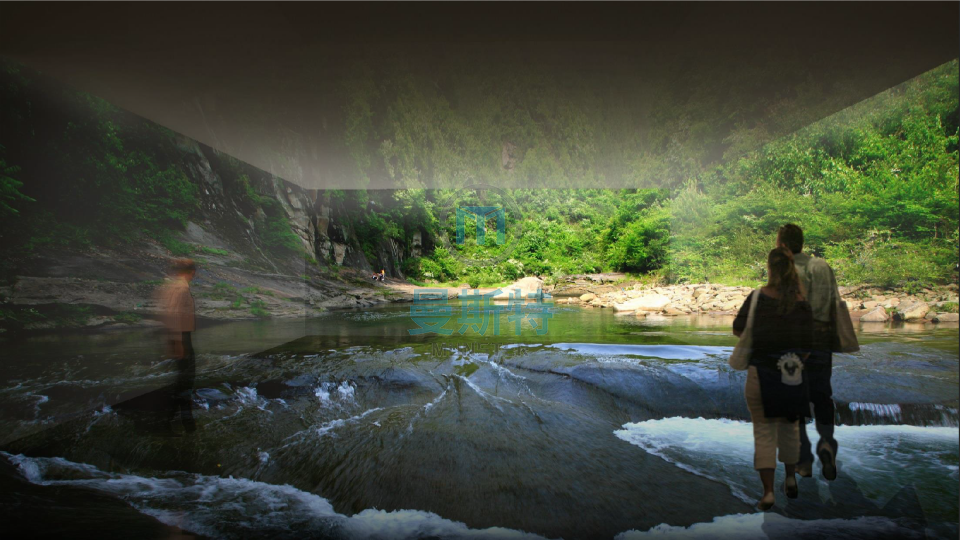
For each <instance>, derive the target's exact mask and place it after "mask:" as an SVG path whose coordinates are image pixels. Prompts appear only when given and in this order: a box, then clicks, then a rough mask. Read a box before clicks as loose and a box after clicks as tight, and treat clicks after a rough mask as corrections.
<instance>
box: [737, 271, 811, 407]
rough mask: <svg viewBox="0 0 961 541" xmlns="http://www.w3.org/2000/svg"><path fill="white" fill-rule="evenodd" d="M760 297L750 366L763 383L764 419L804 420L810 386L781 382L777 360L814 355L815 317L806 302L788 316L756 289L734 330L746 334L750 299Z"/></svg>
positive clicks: (796, 304)
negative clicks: (758, 295) (754, 369)
mask: <svg viewBox="0 0 961 541" xmlns="http://www.w3.org/2000/svg"><path fill="white" fill-rule="evenodd" d="M755 294H760V297H758V299H757V306H756V307H755V310H756V312H755V314H754V329H753V330H752V331H751V357H750V361H749V364H750V365H751V366H754V367H756V368H757V375H758V380H759V381H760V384H761V399H762V400H763V402H764V415H765V417H787V418H788V419H789V420H794V419H797V418H798V417H803V416H805V415H806V413H807V412H808V409H809V406H808V395H807V384H806V383H805V384H802V385H798V386H789V385H784V384H783V383H781V372H780V370H779V369H778V367H777V362H778V359H780V358H781V356H782V355H784V354H786V353H794V354H796V355H797V356H798V357H800V358H801V359H802V361H803V360H804V358H805V354H808V353H810V352H811V349H812V346H813V337H814V315H813V312H812V311H811V305H810V304H808V302H807V301H797V302H796V303H794V308H793V309H792V310H791V311H790V312H788V313H786V314H781V313H779V312H778V303H779V302H780V301H779V300H778V299H775V298H772V297H768V296H767V295H765V294H764V293H761V291H760V290H755V291H754V292H752V293H751V294H750V295H748V297H747V299H745V301H744V304H743V305H741V309H740V310H739V311H738V313H737V317H735V318H734V330H735V331H741V332H743V331H744V327H745V325H747V315H748V310H749V309H750V307H751V298H752V297H753V296H754V295H755Z"/></svg>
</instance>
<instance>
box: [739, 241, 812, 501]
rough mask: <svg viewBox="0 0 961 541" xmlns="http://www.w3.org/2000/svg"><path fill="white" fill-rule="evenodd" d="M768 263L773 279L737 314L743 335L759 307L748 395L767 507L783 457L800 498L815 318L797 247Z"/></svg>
mask: <svg viewBox="0 0 961 541" xmlns="http://www.w3.org/2000/svg"><path fill="white" fill-rule="evenodd" d="M767 269H768V283H767V285H765V286H764V287H762V288H760V289H756V290H755V291H753V292H752V293H751V294H750V295H749V296H748V298H747V299H745V301H744V305H743V306H741V309H740V310H739V311H738V314H737V317H736V318H735V319H734V334H735V335H736V336H741V334H742V333H743V332H744V330H745V327H746V325H747V323H748V314H749V312H750V311H751V310H752V309H753V310H754V315H753V317H752V318H751V320H752V322H753V327H752V329H751V344H750V346H749V347H750V357H749V361H748V374H747V383H746V384H745V386H744V397H745V399H746V401H747V407H748V410H749V411H750V413H751V423H752V424H753V426H754V469H756V470H757V471H758V474H759V475H760V477H761V484H762V485H763V486H764V496H763V497H762V498H761V499H760V500H759V501H758V502H757V507H758V509H760V510H762V511H766V510H768V509H770V508H771V507H772V506H774V470H775V468H776V467H777V462H776V461H777V459H780V460H781V462H783V463H784V470H785V479H784V493H785V494H786V495H787V497H788V498H797V493H798V487H797V479H796V478H795V477H794V466H795V464H797V462H798V458H799V457H798V455H799V453H800V452H799V445H800V442H799V435H798V419H803V415H804V413H805V408H807V404H808V396H807V387H806V385H805V383H804V379H803V363H804V360H806V359H807V357H808V355H809V354H810V352H811V346H812V338H813V324H814V323H813V321H814V320H813V314H812V311H811V306H810V305H809V304H808V302H807V301H806V300H805V299H804V292H803V291H802V288H801V284H800V281H799V280H798V275H797V271H796V270H795V268H794V258H793V256H792V254H791V252H790V251H789V250H786V249H784V248H775V249H774V250H771V252H770V253H769V254H768V258H767ZM752 304H753V305H754V306H753V308H752Z"/></svg>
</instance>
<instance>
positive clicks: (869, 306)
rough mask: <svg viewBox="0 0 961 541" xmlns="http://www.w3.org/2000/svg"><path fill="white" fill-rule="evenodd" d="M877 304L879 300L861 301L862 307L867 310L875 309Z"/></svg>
mask: <svg viewBox="0 0 961 541" xmlns="http://www.w3.org/2000/svg"><path fill="white" fill-rule="evenodd" d="M876 306H878V301H866V302H863V303H861V308H864V309H865V310H873V309H874V308H875V307H876Z"/></svg>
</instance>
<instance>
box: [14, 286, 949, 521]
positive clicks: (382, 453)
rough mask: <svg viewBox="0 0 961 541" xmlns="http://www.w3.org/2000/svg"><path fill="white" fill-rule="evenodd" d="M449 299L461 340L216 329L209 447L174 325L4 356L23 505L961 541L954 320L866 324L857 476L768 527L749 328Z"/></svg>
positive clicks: (847, 456)
mask: <svg viewBox="0 0 961 541" xmlns="http://www.w3.org/2000/svg"><path fill="white" fill-rule="evenodd" d="M448 306H449V309H450V320H449V321H447V322H446V324H445V325H444V328H445V329H449V330H452V331H453V332H452V333H451V334H450V335H449V336H445V335H438V334H423V335H411V334H410V330H411V329H418V328H419V325H418V324H417V323H416V322H415V321H414V320H413V319H412V317H411V313H410V306H409V305H390V306H384V307H378V308H374V309H365V310H351V311H337V312H330V313H328V314H327V315H325V316H323V317H319V318H312V319H306V320H264V321H244V322H233V323H222V324H216V325H208V326H204V327H202V328H201V329H199V330H198V332H197V333H195V340H194V346H195V348H196V351H197V359H198V364H197V379H196V384H195V390H194V401H193V406H194V408H193V415H194V417H195V419H196V423H197V430H196V431H195V432H192V433H184V430H183V428H182V427H181V424H180V423H179V422H177V423H174V425H173V427H174V428H173V432H172V433H169V431H168V430H166V426H165V422H166V410H165V409H163V407H160V406H158V404H160V403H161V402H162V401H158V400H159V399H158V398H157V397H158V396H161V395H163V393H162V392H160V391H158V390H159V389H162V388H163V387H164V386H166V385H169V384H170V383H172V382H173V380H174V378H175V376H176V365H175V362H174V361H171V360H167V359H165V358H164V355H163V348H162V344H161V338H160V335H159V334H158V333H157V332H156V331H154V330H146V329H131V330H125V331H111V332H101V333H59V334H45V335H34V336H28V337H23V338H20V339H17V340H8V341H7V343H6V344H5V345H4V359H5V361H4V367H3V374H2V381H0V404H2V414H0V427H2V433H0V434H2V438H3V440H2V441H3V444H2V446H0V450H2V454H0V457H2V460H0V465H2V466H3V468H0V478H2V483H3V486H2V487H0V488H3V492H4V496H3V501H2V503H3V506H4V508H5V509H6V512H7V513H9V514H11V515H16V516H18V517H19V519H20V520H18V521H16V524H19V527H22V528H24V529H29V531H30V532H32V533H34V534H36V533H38V532H39V533H48V534H50V533H53V534H56V533H58V532H70V533H71V534H72V535H70V536H78V535H80V536H82V535H84V532H88V533H90V532H97V533H98V534H99V535H107V533H105V532H106V531H109V532H123V535H122V536H124V537H138V536H143V537H154V536H168V535H173V536H204V537H218V538H221V537H254V538H268V537H269V538H273V537H298V538H306V537H315V538H344V537H348V538H437V537H443V538H503V537H509V538H517V537H548V538H556V537H565V538H570V537H587V538H613V537H619V538H625V539H630V538H669V537H685V536H694V537H715V538H735V537H747V538H758V537H769V538H783V537H790V538H807V537H835V538H836V537H844V538H866V537H867V538H923V537H934V538H957V537H958V534H959V530H958V514H959V507H958V498H959V491H958V486H959V467H958V466H959V443H958V442H959V430H958V398H959V396H958V388H959V357H958V344H959V333H958V327H957V326H956V325H955V326H953V327H945V326H932V325H927V326H922V325H918V326H903V325H901V326H897V325H894V324H884V325H877V326H875V327H873V328H862V329H859V337H860V340H861V343H862V350H861V352H859V353H857V354H853V355H836V356H835V369H834V379H833V381H834V394H835V400H836V402H837V404H838V422H839V423H840V426H839V427H838V429H837V433H836V437H837V439H838V440H839V442H840V446H841V450H840V453H839V456H838V463H839V467H840V476H839V478H838V479H837V480H836V481H834V482H831V483H828V482H826V481H824V480H823V479H821V478H820V477H819V476H817V475H816V476H815V478H812V479H801V480H800V483H799V484H800V498H799V499H798V500H791V501H789V500H787V499H786V498H784V496H783V495H781V494H779V495H778V504H777V506H776V507H775V509H774V510H773V512H769V513H756V512H754V510H753V507H752V504H753V502H754V501H756V499H757V498H758V497H759V496H760V486H759V482H758V480H757V476H756V474H755V472H754V471H753V468H752V460H753V440H752V435H751V426H750V424H749V423H747V422H745V421H746V419H747V418H748V416H747V409H746V406H745V405H744V401H743V382H744V375H743V373H738V372H734V371H732V370H730V369H729V368H728V367H727V364H726V357H727V355H728V354H729V353H730V351H731V348H732V347H733V345H734V343H735V338H734V337H733V336H732V335H731V333H730V325H731V317H730V316H723V317H722V316H718V317H711V316H699V317H680V318H673V319H667V318H657V319H653V318H652V319H638V318H635V317H634V316H616V315H614V314H613V313H612V312H611V311H610V310H601V309H585V308H581V307H576V306H553V305H548V306H549V308H548V312H547V315H548V316H549V318H548V319H546V321H547V328H546V329H544V330H545V331H546V332H544V333H542V334H537V333H536V332H535V330H534V329H533V328H531V325H530V322H529V321H523V322H522V325H523V327H522V328H521V332H520V333H518V332H517V328H516V324H517V322H516V321H513V320H510V319H509V317H508V315H507V314H506V313H501V314H499V315H496V314H495V315H493V316H492V315H491V314H490V313H484V315H483V316H481V318H482V319H483V320H486V323H487V325H488V327H487V328H486V333H485V334H483V335H482V334H479V333H477V332H474V331H473V330H471V329H469V328H468V329H467V330H466V332H465V333H464V334H459V333H458V330H459V329H460V327H461V322H460V321H458V320H459V319H460V318H467V317H469V316H478V314H476V313H475V314H470V313H468V312H467V311H463V310H462V307H461V306H460V305H459V304H450V305H448ZM542 315H544V314H542ZM495 321H496V324H497V326H498V327H499V329H498V331H499V332H498V333H497V334H496V335H495V334H494V333H493V330H494V327H495ZM468 323H470V322H468ZM811 433H813V429H812V432H811ZM782 476H783V470H780V471H779V478H778V482H780V478H781V477H782ZM51 506H53V507H51ZM51 517H55V518H56V520H51ZM98 517H103V520H109V526H104V523H102V522H98ZM9 523H10V522H8V524H9ZM105 528H106V529H105ZM8 533H10V532H8Z"/></svg>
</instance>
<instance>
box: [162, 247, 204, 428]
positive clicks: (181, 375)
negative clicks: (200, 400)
mask: <svg viewBox="0 0 961 541" xmlns="http://www.w3.org/2000/svg"><path fill="white" fill-rule="evenodd" d="M171 270H172V272H171V277H170V279H169V280H168V281H167V283H166V284H165V285H164V286H163V287H162V288H161V290H160V299H159V300H160V306H161V309H162V311H163V322H164V326H165V327H166V330H167V347H168V352H169V354H170V355H171V356H172V357H173V358H174V359H176V361H177V379H176V381H175V382H174V385H173V388H172V393H171V394H172V396H171V409H170V418H169V420H168V425H167V427H168V428H169V421H173V420H174V419H175V418H176V416H177V412H178V410H179V412H180V419H181V422H182V423H183V427H184V429H185V430H186V431H187V432H193V431H194V430H196V423H195V422H194V418H193V412H192V411H191V407H192V402H193V396H192V391H193V387H194V378H195V377H196V374H197V366H196V360H195V358H194V348H193V343H192V340H191V334H192V333H193V331H194V330H195V329H196V323H195V320H194V298H193V296H192V295H191V294H190V281H191V280H193V278H194V276H195V275H196V274H197V265H196V264H195V263H194V262H193V260H190V259H180V260H177V261H175V262H174V264H173V268H172V269H171Z"/></svg>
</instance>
